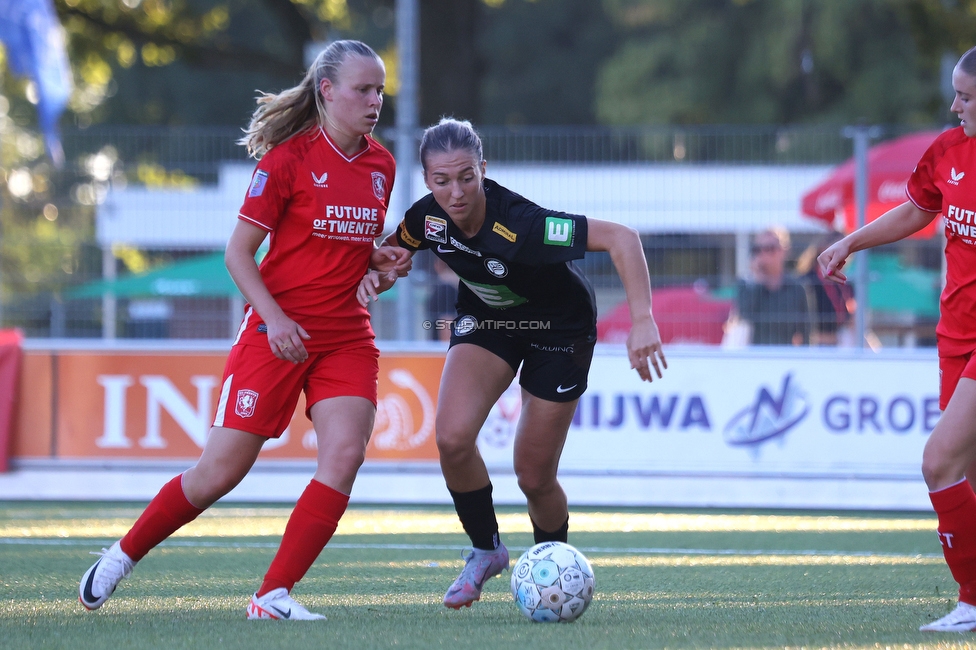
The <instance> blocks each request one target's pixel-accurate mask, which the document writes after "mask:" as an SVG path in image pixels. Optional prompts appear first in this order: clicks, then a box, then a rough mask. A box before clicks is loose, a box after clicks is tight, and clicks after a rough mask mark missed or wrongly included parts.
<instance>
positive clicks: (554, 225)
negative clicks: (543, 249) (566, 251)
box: [542, 217, 573, 246]
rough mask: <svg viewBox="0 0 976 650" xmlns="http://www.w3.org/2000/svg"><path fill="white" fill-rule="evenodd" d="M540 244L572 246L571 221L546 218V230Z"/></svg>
mask: <svg viewBox="0 0 976 650" xmlns="http://www.w3.org/2000/svg"><path fill="white" fill-rule="evenodd" d="M542 242H543V243H544V244H549V245H550V246H572V245H573V220H572V219H562V218H560V217H546V230H545V233H544V235H543V240H542Z"/></svg>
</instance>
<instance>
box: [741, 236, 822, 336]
mask: <svg viewBox="0 0 976 650" xmlns="http://www.w3.org/2000/svg"><path fill="white" fill-rule="evenodd" d="M789 250H790V236H789V233H787V232H786V230H785V229H783V228H781V227H771V228H767V229H766V230H763V231H762V232H759V233H757V234H756V235H755V237H754V238H753V241H752V247H751V249H750V253H751V255H750V271H751V277H750V278H748V279H744V280H740V281H739V284H738V287H737V290H736V298H735V304H734V305H733V308H732V314H731V316H730V322H729V323H728V324H727V327H726V333H727V335H729V334H732V333H734V332H739V335H738V338H741V342H744V343H751V344H753V345H807V344H809V342H810V323H811V319H810V312H811V310H810V306H809V303H808V300H807V292H806V289H805V288H804V286H803V284H802V283H801V282H800V280H799V279H798V278H797V277H796V276H794V275H793V274H791V273H788V272H787V271H786V256H787V254H788V253H789Z"/></svg>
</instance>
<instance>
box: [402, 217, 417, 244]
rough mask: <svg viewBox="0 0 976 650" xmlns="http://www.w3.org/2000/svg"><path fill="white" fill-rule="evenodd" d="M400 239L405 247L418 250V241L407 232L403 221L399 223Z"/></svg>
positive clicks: (405, 223)
mask: <svg viewBox="0 0 976 650" xmlns="http://www.w3.org/2000/svg"><path fill="white" fill-rule="evenodd" d="M400 239H402V240H403V243H404V244H406V245H407V246H412V247H413V248H420V240H419V239H417V238H415V237H414V236H413V235H411V234H410V233H409V232H407V222H406V220H403V221H401V222H400Z"/></svg>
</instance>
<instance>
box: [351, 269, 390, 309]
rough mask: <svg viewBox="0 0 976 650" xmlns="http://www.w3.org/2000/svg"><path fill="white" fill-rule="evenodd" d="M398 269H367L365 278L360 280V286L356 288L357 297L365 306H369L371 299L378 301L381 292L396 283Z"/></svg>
mask: <svg viewBox="0 0 976 650" xmlns="http://www.w3.org/2000/svg"><path fill="white" fill-rule="evenodd" d="M396 281H397V271H396V269H394V270H392V271H389V272H388V273H380V272H379V271H372V270H370V271H367V272H366V275H364V276H363V279H362V280H360V281H359V288H358V289H356V299H357V300H358V301H359V304H360V305H362V306H363V307H367V306H369V301H370V299H372V300H373V302H376V301H377V300H379V299H380V294H381V293H383V292H384V291H386V290H387V289H389V288H390V287H392V286H393V285H394V284H396Z"/></svg>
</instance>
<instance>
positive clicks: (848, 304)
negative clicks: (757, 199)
mask: <svg viewBox="0 0 976 650" xmlns="http://www.w3.org/2000/svg"><path fill="white" fill-rule="evenodd" d="M843 236H844V235H843V234H841V233H839V232H837V231H836V230H832V231H830V232H828V233H826V234H824V235H823V236H822V237H820V238H819V239H817V241H815V242H814V243H813V244H811V245H810V246H808V247H807V249H806V250H805V251H803V253H802V254H801V255H800V257H799V258H798V259H797V261H796V273H797V275H798V276H799V277H800V280H801V281H802V282H803V284H804V286H805V287H806V290H807V300H808V302H809V304H810V309H811V320H812V327H811V331H810V343H811V345H838V344H840V345H847V346H850V345H852V344H853V340H852V336H853V333H852V332H851V327H850V325H851V315H852V314H853V312H854V291H853V290H852V289H851V287H850V285H847V284H837V283H836V282H831V281H829V280H825V279H824V276H823V272H822V271H821V270H820V267H819V265H818V264H817V256H818V255H820V253H822V252H824V251H825V250H826V249H827V248H828V247H829V246H830V245H831V244H833V243H834V242H837V241H839V240H840V239H841V238H842V237H843Z"/></svg>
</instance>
